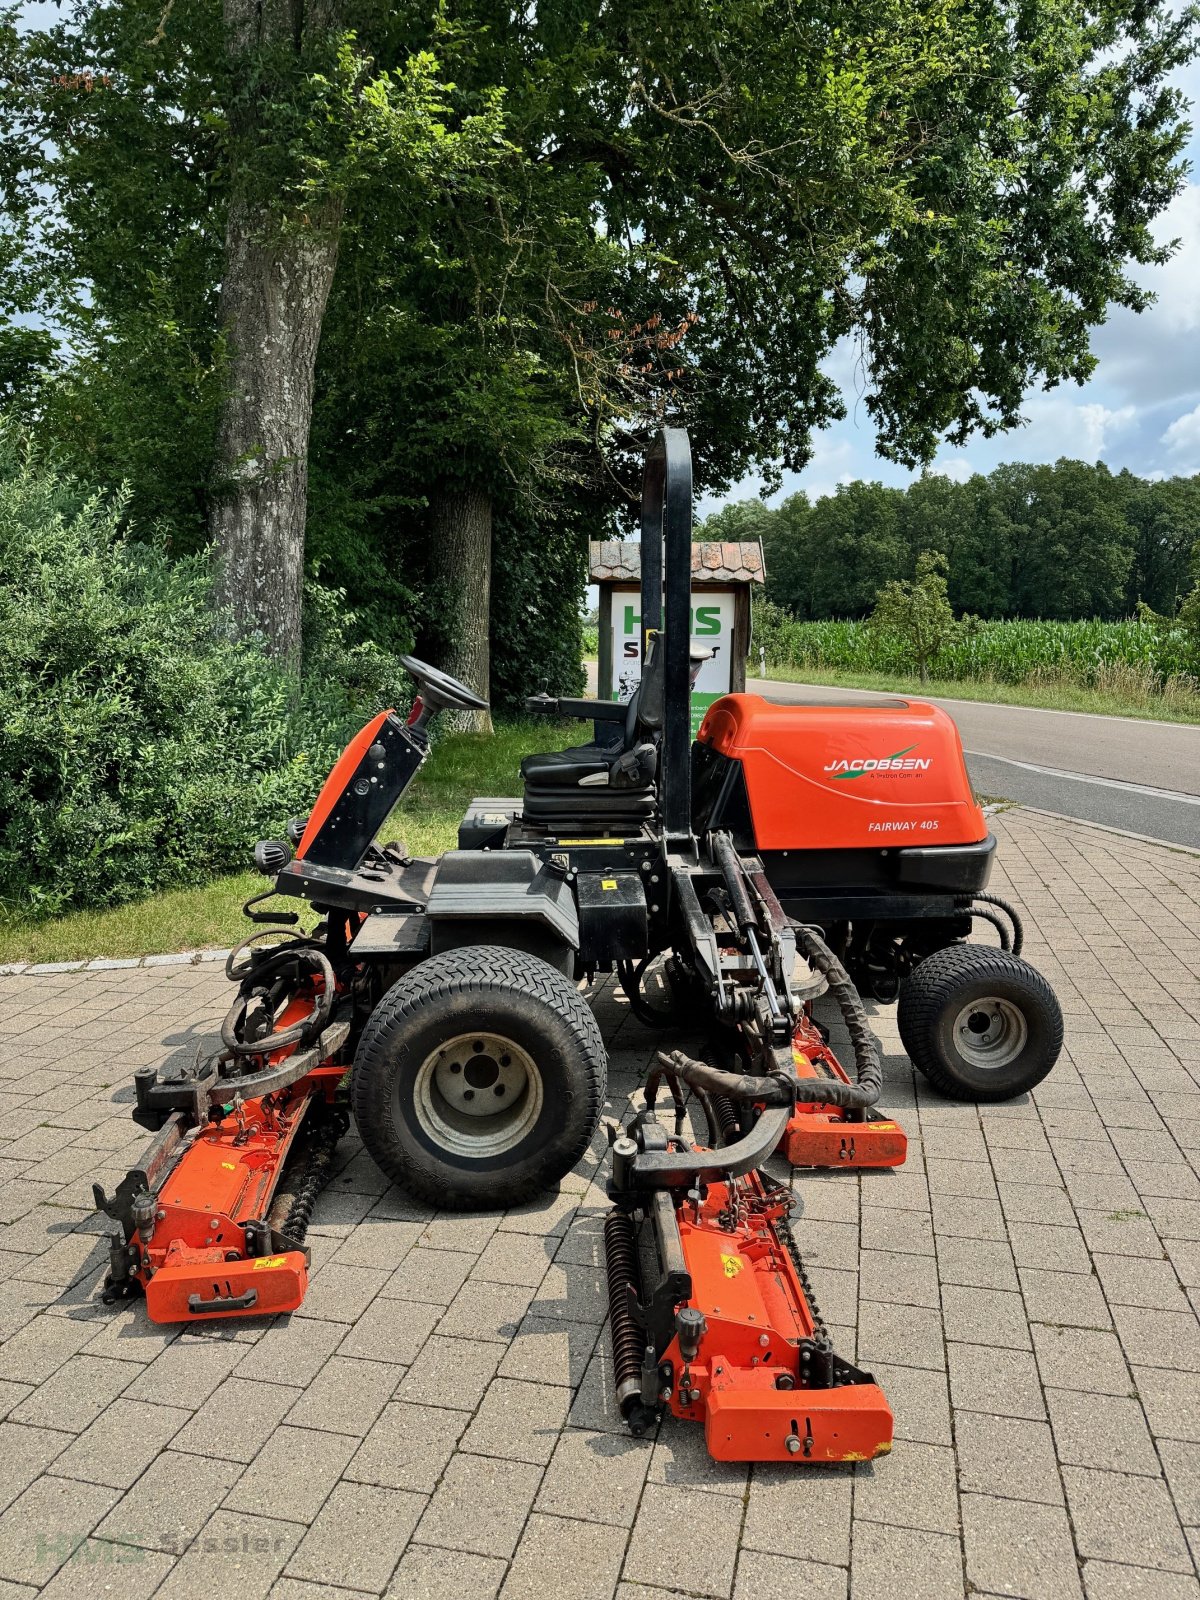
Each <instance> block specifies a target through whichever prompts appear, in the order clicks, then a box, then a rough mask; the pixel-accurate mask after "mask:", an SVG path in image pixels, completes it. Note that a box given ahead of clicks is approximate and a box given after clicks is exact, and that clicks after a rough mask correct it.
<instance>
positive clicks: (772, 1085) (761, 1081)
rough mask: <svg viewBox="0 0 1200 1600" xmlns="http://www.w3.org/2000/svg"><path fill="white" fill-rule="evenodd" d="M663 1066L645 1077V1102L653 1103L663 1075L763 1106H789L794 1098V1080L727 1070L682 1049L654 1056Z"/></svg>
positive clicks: (698, 1087)
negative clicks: (698, 1059) (697, 1059)
mask: <svg viewBox="0 0 1200 1600" xmlns="http://www.w3.org/2000/svg"><path fill="white" fill-rule="evenodd" d="M655 1059H656V1060H657V1061H658V1063H659V1066H660V1068H661V1072H660V1071H655V1072H652V1073H651V1074H650V1076H649V1077H648V1078H647V1080H646V1104H647V1105H648V1106H652V1105H653V1104H654V1097H655V1095H656V1093H657V1090H658V1081H659V1078H660V1076H662V1077H666V1078H667V1079H668V1080H669V1079H670V1078H671V1077H675V1078H678V1079H679V1081H680V1082H681V1083H686V1084H688V1085H689V1086H690V1087H691V1088H693V1089H702V1090H704V1091H705V1092H706V1093H708V1094H723V1095H725V1096H726V1097H727V1098H728V1099H730V1100H752V1101H754V1102H756V1103H757V1104H758V1105H762V1106H790V1105H792V1104H793V1103H794V1101H795V1098H796V1097H795V1092H794V1091H795V1086H794V1084H792V1083H791V1082H789V1081H787V1080H785V1079H783V1078H776V1077H772V1076H769V1075H765V1076H764V1075H762V1074H758V1075H756V1074H754V1073H752V1072H725V1071H724V1070H723V1069H722V1068H720V1067H713V1066H710V1065H709V1064H708V1062H707V1061H694V1060H693V1059H692V1058H691V1057H690V1056H685V1055H684V1053H683V1051H682V1050H672V1051H671V1053H670V1054H669V1055H668V1054H667V1052H666V1051H665V1050H660V1051H659V1052H658V1055H657V1057H656V1058H655Z"/></svg>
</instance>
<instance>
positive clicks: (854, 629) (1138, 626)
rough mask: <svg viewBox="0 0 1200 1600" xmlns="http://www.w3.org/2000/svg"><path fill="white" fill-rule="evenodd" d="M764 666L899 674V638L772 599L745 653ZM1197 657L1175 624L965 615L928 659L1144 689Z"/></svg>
mask: <svg viewBox="0 0 1200 1600" xmlns="http://www.w3.org/2000/svg"><path fill="white" fill-rule="evenodd" d="M760 646H761V647H762V649H763V650H764V651H765V653H766V659H767V663H768V665H773V666H778V667H793V668H795V667H800V668H804V667H809V668H819V669H821V670H823V671H826V672H847V673H854V672H879V673H894V674H898V675H899V674H906V673H910V672H911V671H912V670H913V662H912V660H911V657H910V654H909V649H908V646H907V644H906V641H905V640H904V639H903V638H900V637H898V636H896V635H893V634H888V633H884V632H882V631H880V630H879V629H877V628H872V627H871V626H870V625H869V624H868V623H866V622H796V621H793V620H792V619H791V618H790V617H788V616H787V614H786V613H785V612H783V611H781V610H779V609H778V607H776V606H772V605H769V604H764V605H762V606H759V607H757V608H756V609H755V617H754V643H753V647H752V655H753V658H754V659H755V660H757V659H758V653H759V648H760ZM1198 666H1200V662H1198V661H1197V657H1196V647H1195V645H1194V643H1193V642H1192V641H1191V639H1190V638H1189V637H1188V635H1187V633H1186V632H1185V631H1184V629H1183V628H1181V627H1169V626H1163V625H1162V624H1156V623H1153V622H1142V621H1137V620H1133V621H1128V622H1025V621H1020V620H1017V621H1011V622H982V621H976V620H972V621H970V622H968V623H967V624H966V625H965V626H964V627H963V628H962V629H961V630H960V632H959V633H958V636H957V637H956V638H955V639H954V640H953V641H951V643H950V644H948V645H947V646H946V647H944V648H943V649H942V650H941V651H940V652H939V653H938V655H937V656H936V657H935V658H934V660H933V661H932V663H931V665H930V669H929V670H930V676H931V677H934V678H938V679H945V680H956V679H958V680H961V679H971V678H976V679H984V680H991V681H994V682H998V683H1029V682H1031V681H1036V680H1038V679H1056V678H1057V679H1065V680H1069V681H1071V682H1074V683H1079V684H1084V685H1087V686H1091V687H1095V686H1099V685H1104V684H1109V683H1111V682H1112V681H1113V680H1114V678H1117V679H1120V678H1124V677H1128V678H1130V679H1136V680H1138V681H1140V682H1141V683H1142V684H1143V685H1145V686H1146V687H1148V688H1151V687H1157V688H1160V689H1161V688H1162V687H1164V686H1165V685H1166V684H1167V683H1168V682H1170V680H1172V679H1175V680H1180V679H1188V678H1194V676H1195V675H1196V673H1197V668H1198Z"/></svg>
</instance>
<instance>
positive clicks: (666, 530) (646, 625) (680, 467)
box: [641, 428, 692, 842]
mask: <svg viewBox="0 0 1200 1600" xmlns="http://www.w3.org/2000/svg"><path fill="white" fill-rule="evenodd" d="M641 527H642V551H641V556H642V656H643V661H644V659H645V649H646V634H647V630H648V629H650V628H655V627H659V628H661V629H662V631H663V635H664V637H663V641H662V642H663V645H665V652H666V653H665V656H664V660H663V734H662V749H661V751H660V752H659V785H658V793H659V810H660V812H661V815H662V826H663V832H664V834H665V835H666V838H667V840H668V842H670V841H671V840H672V839H686V838H688V837H689V836H690V834H691V829H692V765H691V763H692V708H691V673H690V666H691V637H692V450H691V445H690V444H689V443H688V436H687V431H686V429H684V428H663V429H662V430H661V432H660V433H659V435H658V438H657V439H656V440H655V441H654V443H653V444H652V445H651V447H650V451H649V454H648V455H647V456H646V466H645V470H644V472H643V474H642V500H641ZM664 546H665V558H664Z"/></svg>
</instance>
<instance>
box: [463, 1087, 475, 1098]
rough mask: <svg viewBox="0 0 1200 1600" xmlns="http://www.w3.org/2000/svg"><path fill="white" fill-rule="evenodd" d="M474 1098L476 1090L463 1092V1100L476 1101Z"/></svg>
mask: <svg viewBox="0 0 1200 1600" xmlns="http://www.w3.org/2000/svg"><path fill="white" fill-rule="evenodd" d="M474 1098H475V1091H474V1089H464V1090H463V1099H464V1100H474Z"/></svg>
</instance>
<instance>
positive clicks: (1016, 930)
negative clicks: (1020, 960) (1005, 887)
mask: <svg viewBox="0 0 1200 1600" xmlns="http://www.w3.org/2000/svg"><path fill="white" fill-rule="evenodd" d="M971 898H972V900H974V901H976V902H977V903H979V904H982V905H988V906H997V907H999V909H1000V910H1001V911H1003V913H1004V915H1005V916H1006V917H1007V918H1008V920H1009V921H1010V922H1011V923H1012V930H1013V931H1012V953H1013V955H1014V956H1019V955H1020V954H1021V947H1022V945H1023V944H1024V943H1025V928H1024V925H1023V924H1022V922H1021V918H1020V916H1019V915H1018V914H1017V908H1016V906H1014V905H1013V904H1012V903H1011V902H1010V901H1008V900H1005V899H1004V898H1003V897H1002V896H1001V895H998V894H992V893H991V892H990V891H985V890H983V889H981V890H980V891H979V893H978V894H975V895H972V896H971ZM988 920H989V921H990V920H991V919H990V918H989V919H988Z"/></svg>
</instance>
